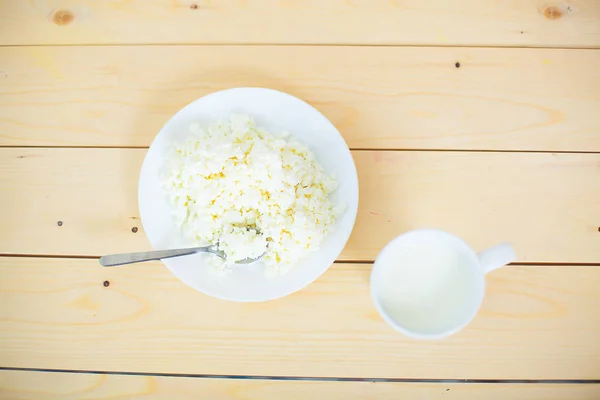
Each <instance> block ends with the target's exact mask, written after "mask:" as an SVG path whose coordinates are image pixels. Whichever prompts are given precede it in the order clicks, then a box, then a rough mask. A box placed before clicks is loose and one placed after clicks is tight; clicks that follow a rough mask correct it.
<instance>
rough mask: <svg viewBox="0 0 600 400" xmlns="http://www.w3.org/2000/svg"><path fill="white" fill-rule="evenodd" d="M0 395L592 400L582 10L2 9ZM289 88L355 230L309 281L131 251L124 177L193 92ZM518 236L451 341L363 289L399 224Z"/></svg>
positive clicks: (593, 254)
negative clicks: (246, 286)
mask: <svg viewBox="0 0 600 400" xmlns="http://www.w3.org/2000/svg"><path fill="white" fill-rule="evenodd" d="M0 45H1V47H0V146H1V147H0V177H1V179H2V181H1V182H2V185H1V191H0V206H1V207H0V213H1V215H0V220H1V221H2V229H1V230H0V256H1V257H0V367H1V369H0V398H2V399H92V398H93V399H109V398H110V399H114V398H124V399H135V398H143V399H197V398H206V399H245V400H248V399H253V400H254V399H344V400H351V399H399V398H407V399H411V398H418V399H434V398H435V399H438V398H439V399H538V398H539V399H565V398H568V399H599V398H600V228H599V226H600V1H599V0H572V1H554V0H547V1H541V0H540V1H534V0H523V1H496V0H480V1H475V0H462V1H455V2H448V1H442V0H429V1H421V0H399V1H383V0H381V1H379V0H371V1H370V0H352V1H341V0H305V1H302V0H286V1H283V0H281V1H275V0H247V1H242V0H240V1H234V0H229V1H225V0H223V1H221V0H212V1H211V0H173V1H167V0H154V1H149V0H147V1H144V0H129V1H126V0H121V1H118V0H102V1H83V0H81V1H69V0H56V1H42V0H31V1H20V0H1V1H0ZM237 86H261V87H270V88H274V89H279V90H283V91H285V92H288V93H291V94H293V95H295V96H297V97H299V98H301V99H304V100H306V101H308V102H309V103H311V104H312V105H314V106H315V107H316V108H318V109H319V110H320V111H321V112H323V113H324V114H325V115H326V116H327V117H328V118H329V119H330V120H331V121H332V122H333V123H334V124H335V125H336V126H337V127H338V129H339V130H340V131H341V133H342V134H343V136H344V137H345V139H346V141H347V142H348V144H349V146H350V147H351V149H352V152H353V156H354V158H355V161H356V164H357V167H358V171H359V178H360V196H361V203H360V209H359V213H358V219H357V223H356V227H355V230H354V233H353V236H352V238H351V239H350V241H349V243H348V246H347V247H346V249H345V250H344V252H343V253H342V255H341V257H340V259H339V260H338V262H337V263H336V264H334V265H333V266H332V267H331V268H330V270H329V271H328V272H327V273H326V274H325V275H324V276H322V277H321V278H320V279H318V280H317V281H316V282H315V283H313V284H311V285H310V286H309V287H307V288H306V289H304V290H301V291H300V292H298V293H296V294H294V295H291V296H289V297H286V298H284V299H281V300H277V301H272V302H267V303H261V304H238V303H229V302H223V301H219V300H215V299H212V298H209V297H207V296H205V295H203V294H201V293H198V292H195V291H194V290H192V289H190V288H188V287H186V286H184V285H183V284H182V283H180V282H179V281H177V280H176V279H175V278H174V277H173V276H171V274H169V272H168V271H167V270H166V269H165V268H164V267H163V266H162V265H161V264H160V263H154V264H148V265H146V266H144V267H131V268H114V269H103V268H101V267H100V266H99V265H98V262H97V260H96V259H97V257H99V256H100V255H102V254H106V253H116V252H128V251H138V250H139V251H141V250H148V249H149V244H148V242H147V240H146V238H145V234H144V231H143V228H142V226H141V224H140V220H139V214H138V208H137V200H136V184H137V179H138V174H139V170H140V165H141V162H142V160H143V158H144V155H145V153H146V149H147V147H148V145H149V144H150V142H151V141H152V139H153V137H154V136H155V135H156V133H157V132H158V130H159V129H160V127H161V126H162V124H164V123H165V122H166V121H167V120H168V118H169V117H170V116H171V115H172V114H173V113H174V112H175V111H177V110H178V109H179V108H181V107H182V106H183V105H185V104H186V103H188V102H190V101H192V100H194V99H196V98H198V97H200V96H203V95H205V94H207V93H210V92H213V91H216V90H219V89H224V88H231V87H237ZM420 227H437V228H441V229H445V230H448V231H451V232H453V233H455V234H457V235H459V236H461V237H463V238H464V239H465V240H466V241H467V242H469V243H470V244H471V245H472V246H473V247H474V248H476V249H483V248H486V247H488V246H490V245H493V244H496V243H498V242H501V241H504V240H509V241H512V242H513V243H514V245H515V247H516V250H517V253H518V262H517V263H515V264H514V265H511V266H509V267H507V268H504V269H501V270H498V271H495V272H493V273H492V274H490V275H489V277H488V279H487V283H488V290H487V295H486V298H485V302H484V304H483V307H482V309H481V311H480V312H479V314H478V316H477V318H476V319H475V321H474V322H473V323H472V324H471V325H470V326H469V327H468V328H467V329H465V330H464V331H463V332H461V333H459V334H457V335H455V336H452V337H451V338H449V339H445V340H439V341H415V340H411V339H408V338H406V337H404V336H402V335H400V334H398V333H395V332H394V331H393V330H392V329H391V328H389V327H388V326H387V325H386V324H385V323H384V322H383V321H382V319H381V318H380V317H379V316H378V315H377V313H376V311H375V309H374V307H373V305H372V304H371V301H370V298H369V286H368V284H369V271H370V267H371V265H370V264H371V263H372V262H373V259H374V257H375V255H376V254H377V253H378V251H379V250H380V249H381V248H382V247H383V245H384V244H385V243H387V242H388V241H389V240H390V239H391V238H393V237H394V236H396V235H398V234H400V233H402V232H405V231H407V230H410V229H414V228H420Z"/></svg>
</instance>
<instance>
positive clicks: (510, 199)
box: [0, 148, 600, 263]
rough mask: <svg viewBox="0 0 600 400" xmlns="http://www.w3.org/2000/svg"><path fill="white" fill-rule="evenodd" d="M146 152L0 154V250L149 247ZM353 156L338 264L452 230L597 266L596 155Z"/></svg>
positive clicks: (526, 257) (478, 240)
mask: <svg viewBox="0 0 600 400" xmlns="http://www.w3.org/2000/svg"><path fill="white" fill-rule="evenodd" d="M145 153H146V150H145V149H6V148H5V149H0V171H2V179H3V181H2V189H1V190H0V219H1V220H2V221H3V229H2V230H0V253H3V254H15V253H19V254H42V255H44V254H53V255H96V256H100V255H102V254H110V253H118V252H130V251H142V250H148V249H149V244H148V242H147V239H146V237H145V234H144V231H143V229H142V226H141V223H140V220H139V214H138V207H137V181H138V177H139V171H140V166H141V163H142V161H143V158H144V155H145ZM353 156H354V159H355V161H356V165H357V168H358V174H359V180H360V205H359V212H358V217H357V222H356V226H355V229H354V232H353V234H352V237H351V238H350V241H349V243H348V245H347V246H346V249H345V250H344V252H343V253H342V256H341V259H343V260H373V259H374V258H375V256H376V255H377V253H378V252H379V251H380V250H381V248H382V247H383V246H384V245H385V244H386V243H387V242H388V241H389V240H391V239H392V238H393V237H395V236H397V235H398V234H400V233H402V232H405V231H407V230H410V229H416V228H424V227H435V228H441V229H445V230H448V231H450V232H453V233H455V234H457V235H459V236H461V237H463V238H464V239H465V240H466V241H467V242H468V243H470V244H471V245H472V246H473V247H474V248H475V249H478V250H483V249H484V248H487V247H489V246H492V245H495V244H497V243H499V242H502V241H507V240H509V241H511V242H513V244H514V245H515V248H516V251H517V255H518V259H519V261H525V262H569V263H576V262H581V263H595V262H598V261H599V260H600V246H598V243H599V240H600V233H599V232H598V226H599V225H600V197H599V196H598V190H599V188H600V168H598V167H599V165H600V154H527V153H474V152H473V153H472V152H466V153H461V152H412V151H409V152H392V151H387V152H381V151H377V152H374V151H354V152H353ZM58 221H62V222H63V225H62V226H58V225H57V223H58ZM133 227H138V228H139V230H138V232H137V233H133V232H132V228H133Z"/></svg>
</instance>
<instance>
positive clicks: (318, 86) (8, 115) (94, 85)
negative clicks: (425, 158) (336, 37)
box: [0, 2, 600, 151]
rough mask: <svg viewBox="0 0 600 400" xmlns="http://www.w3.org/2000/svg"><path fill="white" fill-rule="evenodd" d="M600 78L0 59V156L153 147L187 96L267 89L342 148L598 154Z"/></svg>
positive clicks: (344, 52)
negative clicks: (319, 118) (318, 117)
mask: <svg viewBox="0 0 600 400" xmlns="http://www.w3.org/2000/svg"><path fill="white" fill-rule="evenodd" d="M13 3H14V4H17V3H19V2H13ZM523 3H525V2H523ZM23 4H24V3H23ZM474 4H476V3H474ZM498 4H500V3H498ZM597 4H600V2H598V3H597ZM599 26H600V25H599ZM457 62H459V63H460V68H457V67H456V63H457ZM599 70H600V50H560V49H553V50H548V49H481V48H476V49H473V48H471V49H465V48H395V47H318V46H317V47H311V46H308V47H279V46H245V47H244V46H138V47H129V46H124V47H123V46H116V47H72V46H70V47H69V46H68V47H25V48H23V47H5V48H0V145H10V146H22V145H28V146H39V145H44V146H45V145H49V146H148V145H149V144H150V143H151V141H152V139H153V138H154V136H155V135H156V133H157V132H158V131H159V129H160V128H161V127H162V125H163V124H164V123H165V122H166V121H167V120H168V119H169V118H170V117H171V116H172V115H173V114H174V113H175V112H176V111H177V110H179V109H180V108H181V107H183V106H184V105H185V104H187V103H189V102H191V101H193V100H195V99H196V98H198V97H201V96H203V95H205V94H207V93H210V92H213V91H216V90H220V89H224V88H231V87H239V86H263V87H270V88H274V89H279V90H283V91H286V92H289V93H291V94H293V95H295V96H298V97H300V98H301V99H303V100H306V101H308V102H309V103H311V104H312V105H314V106H315V107H317V108H318V109H319V110H320V111H321V112H322V113H324V114H325V116H327V117H328V118H329V119H330V120H331V121H332V122H333V123H334V124H335V125H336V126H337V127H338V129H339V130H340V132H341V133H342V135H343V136H344V138H345V139H346V141H347V142H348V144H349V146H350V147H351V148H361V149H401V148H404V149H475V150H478V149H485V150H545V151H600V114H599V113H598V110H600V74H598V73H597V71H599Z"/></svg>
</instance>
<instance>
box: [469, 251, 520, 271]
mask: <svg viewBox="0 0 600 400" xmlns="http://www.w3.org/2000/svg"><path fill="white" fill-rule="evenodd" d="M477 258H478V259H479V264H480V265H481V267H482V268H483V273H484V274H487V273H488V272H490V271H493V270H495V269H498V268H500V267H504V266H505V265H506V264H510V263H511V262H513V261H515V260H516V259H517V255H516V254H515V249H513V247H512V246H511V245H510V244H508V243H502V244H499V245H498V246H494V247H492V248H490V249H487V250H484V251H482V252H481V253H479V254H477Z"/></svg>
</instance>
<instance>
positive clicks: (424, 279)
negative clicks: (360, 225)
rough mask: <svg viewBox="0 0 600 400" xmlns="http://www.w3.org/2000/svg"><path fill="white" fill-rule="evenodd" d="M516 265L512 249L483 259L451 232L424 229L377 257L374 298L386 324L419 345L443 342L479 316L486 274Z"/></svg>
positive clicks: (497, 249)
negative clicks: (441, 339) (435, 340)
mask: <svg viewBox="0 0 600 400" xmlns="http://www.w3.org/2000/svg"><path fill="white" fill-rule="evenodd" d="M515 259H516V256H515V252H514V250H513V248H512V246H511V245H509V244H500V245H498V246H496V247H492V248H491V249H488V250H485V251H483V252H481V253H479V254H477V253H475V251H473V249H471V248H470V247H469V246H468V245H467V244H466V243H465V242H464V241H462V240H461V239H459V238H458V237H456V236H454V235H451V234H449V233H447V232H444V231H440V230H434V229H422V230H416V231H410V232H408V233H405V234H403V235H401V236H398V237H397V238H395V239H394V240H392V241H391V242H390V243H388V244H387V245H386V246H385V248H384V249H383V250H382V251H381V252H380V253H379V255H378V256H377V258H376V260H375V264H374V265H373V270H372V272H371V296H372V298H373V302H374V303H375V307H376V308H377V311H378V312H379V314H380V315H381V316H382V317H383V319H384V320H385V321H386V322H387V323H388V324H390V325H391V326H392V327H393V328H394V329H396V330H398V331H400V332H402V333H404V334H406V335H408V336H410V337H413V338H418V339H439V338H442V337H446V336H449V335H451V334H453V333H456V332H458V331H459V330H461V329H462V328H464V327H465V326H466V325H467V324H469V322H471V320H472V319H473V318H475V315H476V314H477V311H478V310H479V307H480V306H481V302H482V301H483V295H484V292H485V274H486V273H488V272H490V271H492V270H494V269H497V268H500V267H502V266H504V265H506V264H508V263H510V262H512V261H514V260H515Z"/></svg>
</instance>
